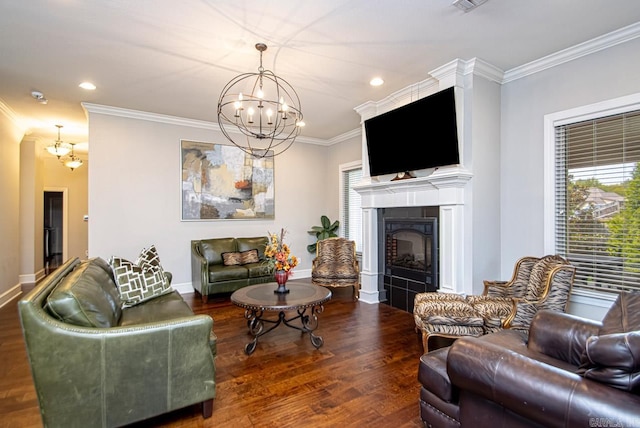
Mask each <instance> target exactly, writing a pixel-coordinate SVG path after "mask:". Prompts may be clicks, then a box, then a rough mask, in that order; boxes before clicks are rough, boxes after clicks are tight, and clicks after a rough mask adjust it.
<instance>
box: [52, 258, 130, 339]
mask: <svg viewBox="0 0 640 428" xmlns="http://www.w3.org/2000/svg"><path fill="white" fill-rule="evenodd" d="M121 304H122V303H121V300H120V297H119V295H118V291H117V289H116V285H115V283H114V281H113V277H112V274H111V269H110V268H109V265H108V264H107V263H106V262H105V261H104V260H103V259H100V258H94V259H90V260H85V261H83V262H82V263H80V264H79V265H78V266H77V267H76V268H75V269H74V270H73V271H71V272H70V273H69V274H68V275H67V276H66V277H64V278H63V279H62V280H61V281H60V283H59V284H58V285H57V286H56V288H55V289H54V290H53V291H52V292H51V294H49V296H48V297H47V303H46V308H47V310H48V311H49V313H51V314H52V315H53V316H54V317H56V318H57V319H59V320H61V321H64V322H66V323H70V324H74V325H79V326H83V327H113V326H116V325H118V322H119V320H120V317H121V315H122V310H121Z"/></svg>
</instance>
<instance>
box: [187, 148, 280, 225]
mask: <svg viewBox="0 0 640 428" xmlns="http://www.w3.org/2000/svg"><path fill="white" fill-rule="evenodd" d="M180 155H181V158H180V159H181V164H182V166H181V173H182V220H183V221H188V220H229V219H273V218H274V217H275V205H274V201H275V198H274V182H275V180H274V174H273V157H264V158H254V157H253V156H251V155H248V154H246V153H245V152H243V151H242V150H241V149H240V148H238V147H236V146H228V145H223V144H213V143H203V142H197V141H188V140H181V141H180Z"/></svg>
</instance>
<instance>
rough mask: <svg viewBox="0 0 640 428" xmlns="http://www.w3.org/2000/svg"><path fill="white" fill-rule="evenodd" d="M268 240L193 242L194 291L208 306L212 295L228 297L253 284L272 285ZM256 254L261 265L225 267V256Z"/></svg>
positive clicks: (231, 239) (199, 240)
mask: <svg viewBox="0 0 640 428" xmlns="http://www.w3.org/2000/svg"><path fill="white" fill-rule="evenodd" d="M268 242H269V238H268V237H266V236H259V237H254V238H212V239H198V240H193V241H191V282H192V284H193V289H194V290H195V291H196V292H197V293H199V294H200V296H201V297H202V301H203V302H205V303H206V302H207V300H208V298H209V296H210V295H212V294H219V293H229V292H231V291H235V290H237V289H239V288H242V287H245V286H247V285H252V284H262V283H265V282H272V281H274V279H273V272H272V270H271V269H270V268H269V267H268V266H267V265H266V263H265V258H264V249H265V247H266V245H267V243H268ZM252 250H257V253H258V254H257V256H258V261H257V262H253V263H246V264H231V265H229V264H225V263H224V257H223V256H224V255H225V254H228V253H243V252H247V251H252Z"/></svg>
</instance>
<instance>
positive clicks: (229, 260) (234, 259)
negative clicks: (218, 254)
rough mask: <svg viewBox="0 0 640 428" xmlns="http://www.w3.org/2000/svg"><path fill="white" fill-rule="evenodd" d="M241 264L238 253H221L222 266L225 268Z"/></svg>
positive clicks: (240, 257)
mask: <svg viewBox="0 0 640 428" xmlns="http://www.w3.org/2000/svg"><path fill="white" fill-rule="evenodd" d="M241 263H242V256H241V255H240V253H222V264H223V265H225V266H235V265H239V264H241Z"/></svg>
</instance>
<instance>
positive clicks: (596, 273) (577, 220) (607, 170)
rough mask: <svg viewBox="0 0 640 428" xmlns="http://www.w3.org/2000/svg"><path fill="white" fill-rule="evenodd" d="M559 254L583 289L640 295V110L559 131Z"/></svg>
mask: <svg viewBox="0 0 640 428" xmlns="http://www.w3.org/2000/svg"><path fill="white" fill-rule="evenodd" d="M555 142H556V155H555V157H556V158H555V161H556V164H555V165H556V166H555V190H556V201H555V202H556V215H555V218H556V222H555V232H556V251H557V253H558V254H560V255H563V256H564V257H566V258H567V259H568V260H569V261H570V262H571V263H572V264H573V265H574V266H576V278H575V282H574V287H575V288H581V289H586V290H591V291H606V292H619V291H623V290H640V169H639V166H638V165H639V161H640V111H634V112H629V113H624V114H619V115H614V116H607V117H601V118H597V119H593V120H588V121H583V122H579V123H572V124H566V125H562V126H556V127H555Z"/></svg>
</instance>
